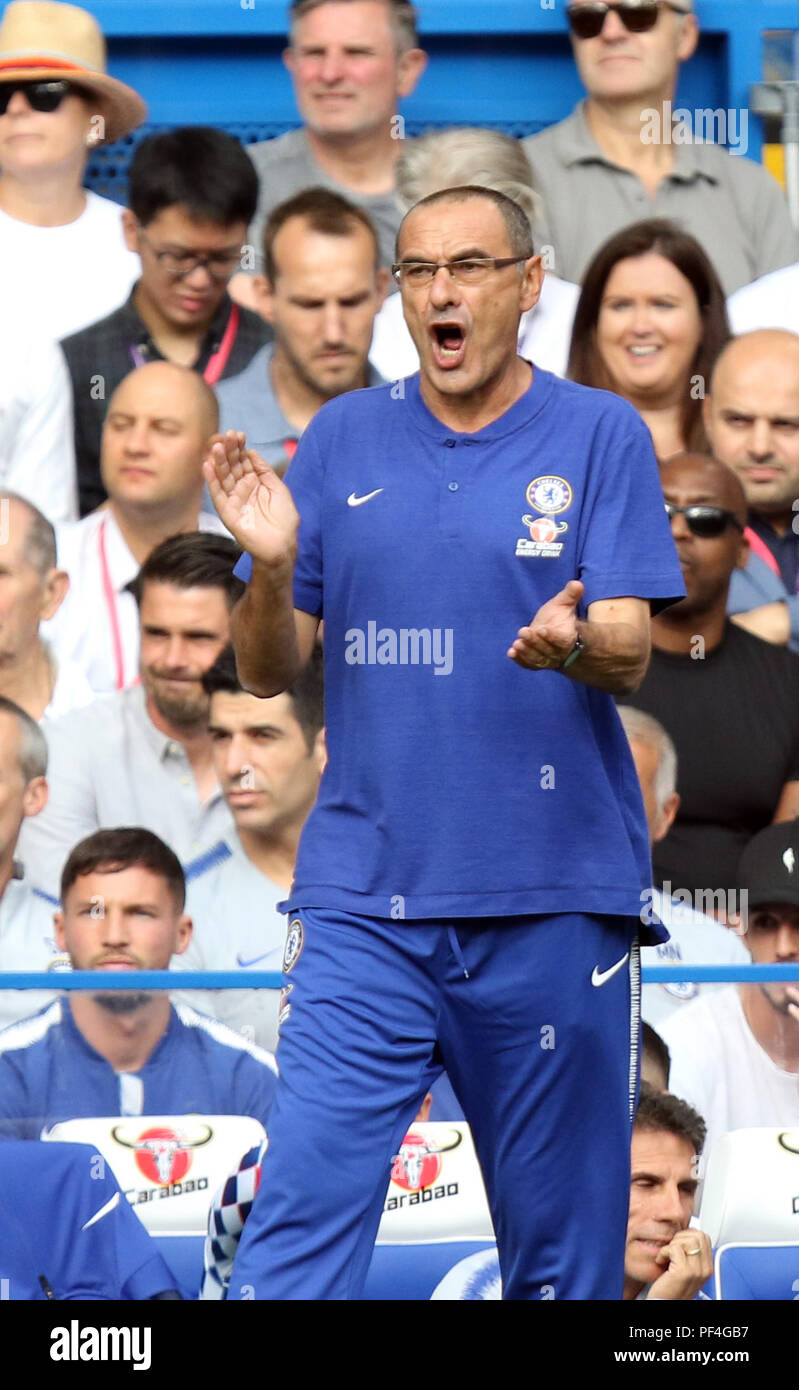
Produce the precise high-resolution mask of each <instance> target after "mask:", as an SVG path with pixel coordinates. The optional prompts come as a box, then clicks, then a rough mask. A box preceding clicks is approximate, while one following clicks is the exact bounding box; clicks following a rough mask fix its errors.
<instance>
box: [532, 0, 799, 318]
mask: <svg viewBox="0 0 799 1390" xmlns="http://www.w3.org/2000/svg"><path fill="white" fill-rule="evenodd" d="M566 13H567V16H568V20H569V28H570V30H571V34H572V46H573V49H574V57H575V61H576V63H577V67H578V69H579V73H580V78H581V80H582V83H583V86H584V87H585V89H586V91H587V93H588V96H587V98H586V99H585V100H583V101H582V102H581V103H580V104H579V106H577V107H576V109H575V110H574V111H573V112H572V114H571V115H570V116H568V117H567V118H566V120H564V121H560V122H558V124H557V125H553V126H550V127H549V128H548V129H547V130H544V131H542V132H541V133H540V134H539V135H532V136H528V138H527V139H526V140H525V141H524V146H525V150H526V153H527V157H528V159H529V160H530V164H531V166H532V170H533V175H534V184H535V187H536V188H537V190H538V192H539V193H540V194H541V196H542V198H543V200H544V206H545V208H546V212H547V220H548V223H549V226H550V230H551V233H552V237H553V242H554V247H555V264H554V266H553V269H554V270H555V272H556V273H557V274H558V275H562V276H563V277H564V278H565V279H566V280H573V281H575V282H577V283H579V282H580V281H581V280H582V278H583V274H584V272H585V268H586V266H587V265H588V262H589V261H590V259H591V257H592V256H593V254H594V252H595V251H596V250H597V249H598V248H599V247H600V246H601V245H602V243H603V242H604V241H606V240H607V238H608V237H609V236H612V234H613V233H614V232H617V231H618V230H619V229H620V228H621V227H625V226H627V224H628V223H630V222H638V221H640V220H641V219H642V218H645V217H670V218H672V219H673V220H674V221H676V222H679V224H680V225H681V226H682V228H683V229H684V230H685V231H686V232H690V233H691V234H692V235H693V236H695V237H696V239H697V241H698V242H699V243H700V244H701V245H702V246H703V247H704V249H705V251H706V252H707V254H708V255H709V256H710V258H711V260H712V261H713V264H714V266H715V268H716V271H717V272H718V275H719V279H720V280H721V282H722V284H723V286H724V290H725V293H726V294H732V292H733V290H736V289H738V288H739V287H740V286H741V285H745V284H747V283H748V282H749V281H750V280H754V279H756V278H757V276H759V275H765V274H766V273H767V272H768V271H770V270H776V269H778V268H779V267H780V266H784V265H788V264H789V263H790V262H791V261H795V260H796V259H797V256H799V238H797V235H796V232H795V231H794V229H793V227H792V226H791V221H790V217H789V214H788V207H787V203H786V201H785V199H784V197H783V195H782V193H781V191H780V188H779V186H778V184H777V183H776V181H775V180H774V179H773V178H772V177H771V175H770V174H769V173H768V172H767V171H766V170H765V169H764V168H762V166H761V165H759V164H756V163H755V162H754V161H753V160H749V159H744V158H741V157H739V156H740V155H741V154H743V153H745V150H746V132H747V128H746V126H741V127H740V128H736V129H733V127H732V125H731V124H730V123H731V122H732V120H733V117H734V116H735V117H738V118H739V119H741V118H745V117H746V114H747V113H746V112H741V113H739V112H734V113H721V114H723V115H724V118H725V124H726V125H727V126H729V129H728V130H727V132H726V134H727V135H728V138H729V143H730V145H731V146H734V147H736V149H737V151H738V153H737V154H736V157H734V158H733V157H732V156H731V155H729V154H728V153H727V151H726V150H725V149H723V148H721V146H720V145H717V144H714V143H712V141H713V139H714V138H715V135H716V130H715V121H714V129H713V130H712V131H707V130H702V129H697V130H694V132H693V138H692V136H691V132H690V130H689V129H688V128H687V127H686V125H685V124H684V122H683V121H682V120H680V119H677V120H676V121H674V120H673V116H675V115H676V116H678V117H679V111H675V110H674V97H675V92H676V88H677V79H678V75H679V70H680V64H681V63H683V62H685V61H686V59H688V58H690V57H691V55H692V53H693V52H694V51H695V49H696V45H697V40H698V36H699V31H698V26H697V21H696V17H695V16H694V14H693V13H692V9H691V0H622V3H621V4H606V3H604V0H573V3H572V4H570V5H569V6H568V7H567V10H566ZM699 114H700V115H701V114H702V113H699ZM719 138H720V139H723V138H724V135H723V134H720V135H719ZM578 208H590V209H591V216H590V217H580V216H578V215H575V209H578ZM719 228H723V229H724V234H723V236H720V235H719Z"/></svg>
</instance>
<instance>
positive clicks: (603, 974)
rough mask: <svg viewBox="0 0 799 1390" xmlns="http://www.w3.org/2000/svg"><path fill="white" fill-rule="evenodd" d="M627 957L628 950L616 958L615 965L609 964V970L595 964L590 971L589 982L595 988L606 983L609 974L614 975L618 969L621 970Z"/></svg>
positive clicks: (609, 976) (628, 954)
mask: <svg viewBox="0 0 799 1390" xmlns="http://www.w3.org/2000/svg"><path fill="white" fill-rule="evenodd" d="M629 959H630V952H629V951H627V953H626V955H623V956H622V958H621V960H617V961H616V964H615V965H611V967H610V969H609V970H600V969H599V967H598V966H596V965H595V966H594V969H593V971H592V973H591V984H592V985H593V986H594V987H595V988H596V989H598V988H599V986H600V985H604V984H607V981H608V980H609V979H610V978H611V976H613V975H615V974H616V972H617V971H618V970H621V968H622V966H623V965H624V964H625V963H626V962H627V961H628V960H629Z"/></svg>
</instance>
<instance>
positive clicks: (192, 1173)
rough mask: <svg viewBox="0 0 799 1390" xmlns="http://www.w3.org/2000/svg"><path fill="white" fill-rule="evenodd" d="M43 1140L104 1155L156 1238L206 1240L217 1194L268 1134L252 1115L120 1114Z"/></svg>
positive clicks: (71, 1125) (67, 1126) (66, 1124)
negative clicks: (69, 1143) (63, 1142)
mask: <svg viewBox="0 0 799 1390" xmlns="http://www.w3.org/2000/svg"><path fill="white" fill-rule="evenodd" d="M43 1137H44V1138H45V1139H51V1140H69V1141H72V1142H73V1143H83V1144H92V1145H93V1146H94V1148H96V1149H98V1150H99V1152H100V1153H101V1154H102V1156H103V1158H104V1159H105V1160H106V1162H107V1163H108V1164H109V1166H110V1168H111V1170H112V1172H113V1173H114V1175H115V1177H116V1179H117V1181H118V1183H119V1185H120V1187H121V1188H122V1190H123V1192H124V1193H125V1196H126V1197H127V1199H128V1201H129V1202H130V1204H131V1206H132V1207H133V1209H134V1211H135V1212H136V1214H137V1215H138V1216H139V1217H140V1218H141V1220H142V1222H143V1223H144V1225H145V1226H146V1227H147V1229H148V1231H150V1232H151V1233H152V1234H153V1235H158V1236H162V1235H163V1236H167V1235H169V1236H200V1237H203V1238H204V1236H205V1230H206V1225H207V1222H208V1208H209V1206H210V1204H211V1199H212V1197H213V1195H214V1193H215V1191H216V1189H217V1188H218V1187H219V1184H220V1183H221V1182H222V1181H223V1180H224V1179H225V1178H226V1177H227V1176H228V1174H229V1173H230V1172H231V1171H232V1170H233V1169H235V1167H236V1166H237V1164H238V1163H239V1161H240V1159H241V1156H242V1154H243V1153H245V1152H246V1150H247V1149H250V1148H252V1146H253V1144H260V1142H261V1140H262V1139H263V1138H264V1128H263V1125H262V1124H261V1123H260V1122H259V1121H258V1120H254V1119H251V1118H250V1116H249V1115H135V1116H130V1115H127V1116H119V1115H114V1116H105V1117H102V1118H93V1119H83V1120H65V1121H62V1122H61V1123H60V1124H57V1125H53V1127H52V1129H50V1130H49V1131H48V1133H47V1134H46V1135H44V1136H43ZM162 1253H164V1252H163V1251H162ZM170 1264H171V1262H170ZM200 1266H201V1267H202V1241H201V1242H200Z"/></svg>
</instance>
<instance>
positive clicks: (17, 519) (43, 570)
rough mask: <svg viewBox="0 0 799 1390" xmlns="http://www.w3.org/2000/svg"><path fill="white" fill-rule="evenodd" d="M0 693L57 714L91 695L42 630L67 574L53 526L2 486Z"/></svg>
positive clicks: (37, 711) (35, 713) (33, 712)
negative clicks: (59, 559)
mask: <svg viewBox="0 0 799 1390" xmlns="http://www.w3.org/2000/svg"><path fill="white" fill-rule="evenodd" d="M0 576H2V582H1V583H0V695H4V696H5V697H6V699H9V700H13V701H14V703H15V704H16V705H19V706H20V707H21V708H22V709H24V710H25V711H26V713H27V714H29V715H30V716H31V718H32V719H43V718H44V717H45V715H48V716H49V717H50V718H57V717H58V716H59V715H61V714H66V713H67V712H68V711H69V710H71V709H76V708H77V707H78V706H79V705H86V704H88V703H89V701H90V700H91V699H92V692H91V689H90V687H89V683H88V681H87V680H86V678H85V676H84V675H83V672H82V671H81V670H80V667H78V666H77V665H76V664H75V662H73V661H71V660H70V659H69V657H67V656H63V657H61V658H58V657H57V656H56V654H55V653H54V652H53V650H52V649H51V647H50V645H49V643H48V642H47V641H46V640H45V638H44V636H43V635H42V629H45V628H46V627H47V622H46V621H45V620H46V619H48V618H49V619H52V617H53V616H54V614H55V613H57V612H58V610H59V608H60V606H61V604H62V602H63V599H64V596H65V594H66V593H67V591H68V589H69V578H68V576H67V575H66V574H65V572H64V570H63V569H59V568H58V566H57V560H56V540H55V531H54V530H53V527H52V525H51V523H50V522H49V521H48V520H47V517H45V516H43V515H42V513H41V512H40V511H39V510H38V508H37V507H34V506H33V505H32V504H31V503H30V502H28V501H26V499H25V498H23V497H19V496H18V495H17V494H16V493H15V492H5V491H0Z"/></svg>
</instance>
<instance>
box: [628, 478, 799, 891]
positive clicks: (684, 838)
mask: <svg viewBox="0 0 799 1390" xmlns="http://www.w3.org/2000/svg"><path fill="white" fill-rule="evenodd" d="M661 480H662V483H663V493H664V496H665V499H666V513H667V515H668V516H669V517H670V520H671V529H672V535H673V536H674V541H675V544H676V546H677V554H678V556H679V560H680V566H681V568H682V572H683V580H684V582H685V588H686V591H687V592H686V597H685V599H683V601H682V603H675V604H673V605H672V606H671V607H670V608H668V609H667V610H666V611H665V612H663V613H658V614H657V616H656V617H654V618H653V619H652V660H651V662H650V665H649V669H648V671H647V674H646V676H645V677H644V680H643V682H642V684H641V686H640V688H639V690H638V691H637V692H636V694H635V696H634V697H627V696H622V697H620V698H621V701H622V703H626V704H633V705H635V706H636V708H637V709H640V710H644V711H645V712H646V713H647V714H651V715H653V716H654V718H655V719H657V720H658V721H659V722H660V723H661V724H662V725H663V727H664V728H665V729H666V731H667V733H668V734H669V735H670V737H671V739H672V741H673V743H674V745H675V747H676V750H677V760H678V767H679V773H678V780H677V790H678V792H679V794H680V807H679V810H678V812H677V816H676V818H675V820H674V823H673V825H672V827H671V829H670V830H669V832H668V834H667V835H666V836H665V837H664V838H662V839H660V840H658V841H657V842H656V843H655V845H654V846H653V865H654V873H655V882H656V884H658V886H663V885H664V884H665V883H667V882H668V883H669V884H670V885H671V887H670V889H668V890H667V891H670V892H673V893H677V892H678V891H679V890H684V891H688V892H689V893H690V894H692V895H695V896H694V906H695V907H698V908H699V909H700V910H704V911H708V912H710V911H712V912H713V915H715V916H717V917H720V918H722V919H723V918H724V917H725V916H729V915H732V913H733V912H735V911H737V910H738V907H739V904H738V899H737V895H736V897H735V898H732V896H730V897H727V894H731V893H732V891H733V890H735V889H736V887H737V867H738V860H739V859H740V856H741V854H742V852H743V850H744V849H745V847H746V845H747V843H748V842H749V840H750V839H751V837H752V836H753V835H755V834H756V833H757V832H758V831H760V830H762V829H763V827H764V826H766V825H768V824H769V823H770V822H771V821H772V820H789V819H791V818H792V817H794V816H797V815H799V658H797V657H796V656H794V655H793V653H791V652H788V651H786V650H785V649H784V648H781V647H777V646H774V645H773V644H772V643H770V642H764V641H762V640H761V639H760V638H758V637H755V636H753V635H752V634H751V633H749V632H745V631H744V630H743V628H742V627H740V626H739V625H737V624H736V623H735V622H734V621H731V620H729V619H728V617H727V612H726V607H727V594H728V591H729V587H730V579H731V576H732V575H733V574H734V573H735V571H736V569H738V568H743V566H745V565H746V562H747V557H748V554H749V543H748V541H747V539H746V537H745V535H744V527H745V526H746V519H747V518H746V500H745V497H744V493H743V489H742V487H741V484H740V482H739V481H738V479H737V478H736V476H735V474H734V473H733V472H732V470H731V469H729V468H727V467H726V466H725V465H724V464H722V463H719V462H718V461H717V460H715V459H713V458H711V457H710V456H709V455H705V454H679V455H677V456H676V457H675V458H673V459H670V460H669V461H668V462H667V463H664V464H663V465H662V467H661ZM708 893H711V894H712V896H711V897H708V896H707V895H708ZM698 895H702V896H698ZM728 909H729V911H728Z"/></svg>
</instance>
